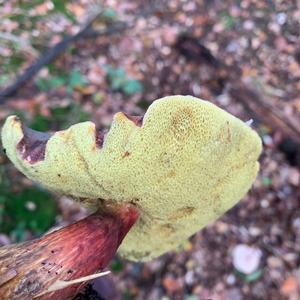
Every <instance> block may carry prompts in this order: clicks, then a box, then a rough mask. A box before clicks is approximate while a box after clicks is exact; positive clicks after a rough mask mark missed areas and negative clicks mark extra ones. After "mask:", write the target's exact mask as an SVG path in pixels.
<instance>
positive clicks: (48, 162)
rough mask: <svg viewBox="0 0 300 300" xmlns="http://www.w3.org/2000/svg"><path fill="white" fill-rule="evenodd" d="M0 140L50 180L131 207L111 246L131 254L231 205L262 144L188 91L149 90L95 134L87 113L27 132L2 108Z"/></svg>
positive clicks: (142, 256) (173, 241)
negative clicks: (139, 111) (137, 105)
mask: <svg viewBox="0 0 300 300" xmlns="http://www.w3.org/2000/svg"><path fill="white" fill-rule="evenodd" d="M141 121H142V122H141ZM2 143H3V147H4V148H5V149H6V153H7V155H8V157H9V158H10V159H11V161H12V162H13V163H14V164H15V166H16V167H17V168H18V169H19V170H20V171H21V172H23V173H24V174H25V175H26V176H27V177H28V178H30V179H32V180H34V181H37V182H39V183H41V184H43V185H44V186H46V187H47V188H49V189H51V190H54V191H58V192H61V193H64V194H67V195H71V196H73V197H75V198H77V199H80V200H81V201H82V202H83V204H86V205H92V206H94V207H97V206H101V203H103V200H107V201H115V202H118V203H120V202H131V203H134V204H135V205H136V206H137V207H139V209H140V213H141V215H140V218H139V220H138V221H137V223H136V224H135V225H134V227H133V228H132V230H131V231H130V232H129V233H128V235H127V236H126V238H125V239H124V241H123V244H122V245H121V248H120V253H121V254H122V255H123V256H124V257H126V258H129V259H131V260H137V261H142V260H149V259H152V258H154V257H157V256H159V255H161V254H163V253H165V252H167V251H169V250H171V249H174V248H176V247H177V246H178V245H179V244H180V243H182V242H184V241H185V240H186V239H187V238H188V237H189V236H191V235H192V234H194V233H195V232H196V231H198V230H199V229H201V228H202V227H204V226H205V225H207V224H208V223H210V222H212V221H213V220H215V219H216V218H218V217H219V216H221V215H222V214H224V213H225V212H226V211H227V210H228V209H229V208H231V207H232V206H233V205H235V204H236V203H237V202H238V200H239V199H241V198H242V197H243V196H244V195H245V194H246V192H247V191H248V190H249V188H250V187H251V184H252V183H253V181H254V179H255V177H256V175H257V172H258V169H259V163H258V162H257V159H258V157H259V154H260V153H261V148H262V146H261V140H260V138H259V136H258V135H257V134H256V132H255V131H253V130H252V129H251V128H250V127H249V126H247V125H246V124H245V123H244V122H242V121H241V120H239V119H238V118H236V117H234V116H232V115H231V114H229V113H227V112H225V111H224V110H222V109H220V108H218V107H217V106H215V105H214V104H212V103H210V102H207V101H203V100H200V99H197V98H194V97H191V96H169V97H165V98H162V99H159V100H156V101H154V102H153V104H152V105H150V107H149V109H148V110H147V112H146V114H145V116H144V118H143V119H138V118H136V117H135V118H133V117H128V116H126V115H125V114H123V113H117V114H116V115H115V116H114V119H113V122H112V125H111V128H110V130H109V131H108V133H107V134H106V135H105V136H104V135H101V133H100V132H99V131H97V129H96V128H95V124H94V123H92V122H84V123H79V124H76V125H73V126H71V127H70V128H69V129H67V130H64V131H58V132H56V133H53V134H52V135H50V134H42V133H36V132H34V131H32V130H30V129H27V128H25V127H23V126H22V124H21V123H20V121H19V120H18V119H17V118H16V117H15V116H12V117H8V118H7V120H6V122H5V124H4V126H3V129H2Z"/></svg>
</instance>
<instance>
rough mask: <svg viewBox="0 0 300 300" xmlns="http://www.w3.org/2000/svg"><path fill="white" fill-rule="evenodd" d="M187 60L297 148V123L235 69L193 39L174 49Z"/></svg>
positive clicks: (299, 136)
mask: <svg viewBox="0 0 300 300" xmlns="http://www.w3.org/2000/svg"><path fill="white" fill-rule="evenodd" d="M175 47H176V48H177V50H179V52H180V53H181V54H182V55H184V56H185V57H186V58H187V59H188V60H192V61H194V62H196V63H198V64H199V65H201V64H206V65H208V66H209V67H210V68H211V69H212V70H213V73H212V74H213V79H214V81H215V82H219V83H220V84H221V85H222V87H223V88H224V87H225V85H226V86H227V87H228V88H229V94H230V96H231V97H232V99H233V100H234V101H236V102H238V103H241V104H242V105H243V106H244V108H245V109H246V110H247V111H248V112H249V113H250V114H251V115H253V116H255V118H256V119H257V120H259V121H261V122H262V123H264V124H266V125H267V126H268V127H270V128H271V129H273V130H276V131H279V132H281V133H282V136H283V137H284V138H286V139H290V140H292V141H294V143H295V144H298V147H300V146H299V145H300V120H299V118H293V117H291V116H287V115H286V114H285V113H284V112H283V111H282V109H281V108H280V107H279V105H278V104H277V103H276V101H275V100H272V102H270V101H269V100H270V99H267V98H266V97H265V96H264V95H262V94H261V93H259V92H258V91H256V90H254V89H253V88H252V87H250V86H248V85H247V84H246V83H244V82H243V81H242V76H241V74H242V72H241V70H240V68H239V67H238V66H236V65H231V66H227V65H225V64H224V63H223V62H222V61H221V60H219V59H218V58H216V57H215V56H214V55H213V54H212V53H211V51H210V50H209V49H208V48H206V47H205V46H204V45H203V44H201V42H200V41H199V40H198V39H196V38H194V37H192V36H181V37H179V38H178V41H177V43H176V45H175Z"/></svg>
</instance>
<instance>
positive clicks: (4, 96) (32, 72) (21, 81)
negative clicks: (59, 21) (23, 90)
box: [0, 13, 125, 104]
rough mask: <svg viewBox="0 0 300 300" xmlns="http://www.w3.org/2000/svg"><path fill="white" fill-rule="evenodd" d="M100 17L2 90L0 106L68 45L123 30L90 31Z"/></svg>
mask: <svg viewBox="0 0 300 300" xmlns="http://www.w3.org/2000/svg"><path fill="white" fill-rule="evenodd" d="M99 15H101V13H99V14H97V15H96V16H95V17H93V18H92V19H91V20H90V21H89V22H88V23H87V24H86V25H85V26H84V27H83V28H82V29H81V30H80V31H79V32H78V33H76V34H75V35H73V36H67V37H65V38H64V39H63V40H62V41H60V42H58V43H57V44H56V45H55V46H54V47H53V48H51V49H50V50H49V51H47V52H46V53H45V54H43V55H42V56H41V57H40V58H38V59H37V61H36V62H34V63H33V64H32V65H31V66H29V67H28V68H27V69H26V70H25V71H24V72H23V74H21V75H20V76H19V77H18V78H17V79H16V81H15V82H14V83H13V84H11V85H10V86H8V87H7V88H5V89H4V90H2V91H1V92H0V104H2V103H4V102H5V101H6V100H7V99H8V98H9V97H11V96H13V95H14V94H15V93H16V92H17V90H18V89H19V88H20V87H22V86H23V85H24V84H25V83H26V82H27V81H29V80H30V79H31V78H32V77H33V76H34V75H35V74H36V73H37V72H38V71H40V69H41V68H43V67H44V66H45V65H47V64H49V63H50V62H52V61H53V60H54V59H56V58H57V57H58V56H59V55H60V54H61V53H62V52H64V51H65V50H66V49H67V48H68V46H69V44H70V43H72V42H75V41H77V40H78V39H80V38H82V37H85V36H86V37H89V38H91V37H94V36H95V35H98V36H100V35H105V34H113V33H115V32H119V31H120V30H122V29H123V30H124V29H125V26H124V23H122V22H119V23H116V24H114V25H112V26H111V27H109V28H107V29H106V30H103V31H100V32H95V31H93V30H91V26H92V24H93V22H94V21H95V20H96V19H97V18H98V17H99Z"/></svg>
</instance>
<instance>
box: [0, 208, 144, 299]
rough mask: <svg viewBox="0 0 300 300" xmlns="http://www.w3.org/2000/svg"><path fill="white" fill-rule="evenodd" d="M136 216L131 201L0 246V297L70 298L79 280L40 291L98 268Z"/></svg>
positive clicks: (75, 290)
mask: <svg viewBox="0 0 300 300" xmlns="http://www.w3.org/2000/svg"><path fill="white" fill-rule="evenodd" d="M137 218H138V212H137V210H136V209H135V208H134V207H133V206H131V205H124V206H122V207H120V206H118V207H106V209H104V210H103V209H102V210H101V211H98V212H97V213H95V214H93V215H90V216H88V217H87V218H85V219H83V220H81V221H79V222H77V223H74V224H72V225H69V226H67V227H65V228H62V229H60V230H57V231H54V232H52V233H49V234H47V235H45V236H43V237H41V238H39V239H36V240H33V241H28V242H25V243H22V244H18V245H10V246H5V247H2V248H0V299H6V300H10V299H11V300H18V299H20V300H27V299H36V298H37V299H69V298H70V297H73V296H75V295H76V293H77V292H78V291H79V289H80V288H82V285H83V284H75V285H71V286H69V287H67V288H65V289H62V290H58V291H54V292H49V293H45V291H47V290H48V289H49V287H51V286H53V285H54V284H55V283H56V282H59V281H70V280H75V279H78V278H80V277H83V276H87V275H91V274H94V273H96V272H98V271H99V270H103V269H104V268H105V267H106V266H107V265H108V263H109V261H110V260H111V259H112V257H113V256H114V254H115V252H116V251H117V249H118V247H119V245H120V243H121V242H122V240H123V238H124V237H125V235H126V234H127V232H128V231H129V230H130V228H131V227H132V225H133V224H134V223H135V221H136V220H137ZM41 294H42V296H40V297H37V296H38V295H41Z"/></svg>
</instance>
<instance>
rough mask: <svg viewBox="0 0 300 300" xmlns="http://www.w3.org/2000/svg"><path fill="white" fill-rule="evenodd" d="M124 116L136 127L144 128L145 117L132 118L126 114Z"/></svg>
mask: <svg viewBox="0 0 300 300" xmlns="http://www.w3.org/2000/svg"><path fill="white" fill-rule="evenodd" d="M124 115H125V116H126V117H127V118H128V119H129V120H130V121H132V122H133V123H134V124H135V125H136V126H139V127H142V125H143V118H144V116H131V115H127V114H125V113H124Z"/></svg>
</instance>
